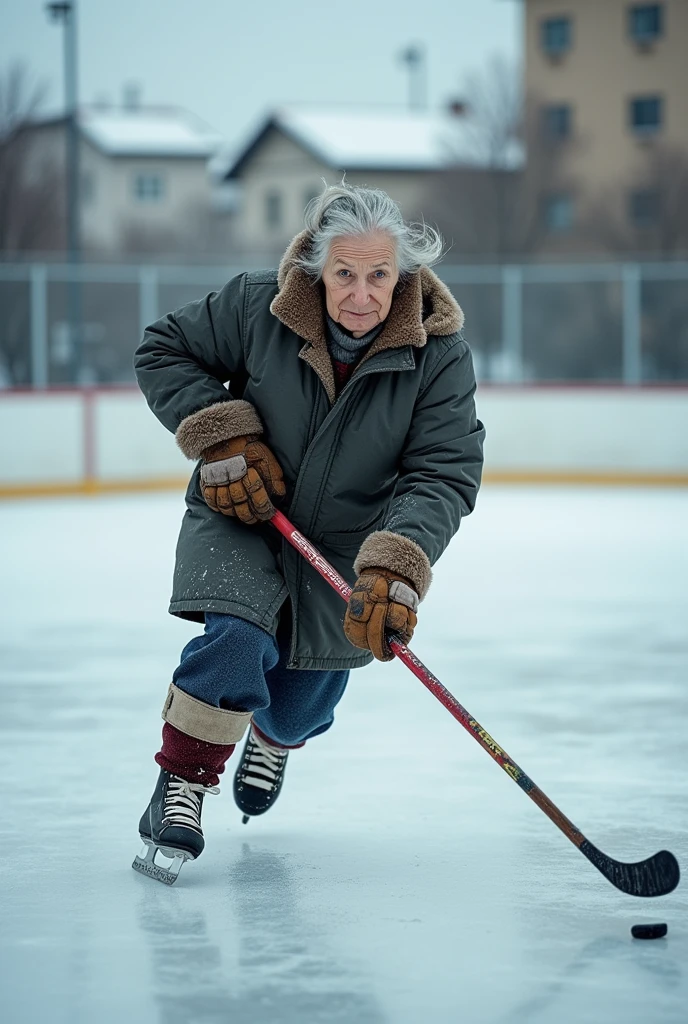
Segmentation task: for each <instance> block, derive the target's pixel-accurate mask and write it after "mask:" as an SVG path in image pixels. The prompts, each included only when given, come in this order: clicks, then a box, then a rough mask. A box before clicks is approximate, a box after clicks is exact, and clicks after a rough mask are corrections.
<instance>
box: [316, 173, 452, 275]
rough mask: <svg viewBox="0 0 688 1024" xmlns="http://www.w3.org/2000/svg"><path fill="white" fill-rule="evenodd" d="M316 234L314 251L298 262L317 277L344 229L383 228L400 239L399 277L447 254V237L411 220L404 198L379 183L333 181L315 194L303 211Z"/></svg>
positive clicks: (350, 231) (365, 230) (361, 232)
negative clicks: (374, 185)
mask: <svg viewBox="0 0 688 1024" xmlns="http://www.w3.org/2000/svg"><path fill="white" fill-rule="evenodd" d="M304 219H305V223H306V229H307V231H309V233H310V235H311V246H310V251H307V252H306V253H304V254H303V255H302V256H300V257H299V258H298V259H297V261H296V262H297V264H298V266H300V267H301V269H302V270H305V271H306V273H307V274H309V275H310V276H311V277H314V278H316V279H320V278H321V277H322V272H323V269H324V267H325V263H326V262H327V256H328V253H329V251H330V245H331V244H332V241H333V239H335V238H340V237H341V236H342V235H359V236H360V235H370V234H372V233H373V232H377V231H384V232H386V233H387V234H388V235H390V236H391V237H392V239H393V240H394V242H395V244H396V250H397V251H396V258H397V269H398V271H399V276H400V278H402V279H403V278H405V277H408V276H409V275H411V274H415V273H416V272H417V271H418V270H420V268H421V267H430V266H432V265H433V263H437V262H438V261H439V260H440V259H441V258H442V255H443V251H444V241H443V239H442V236H441V235H440V233H439V232H438V231H436V230H435V229H434V228H432V227H430V226H429V225H427V224H425V223H421V224H406V223H405V222H404V218H403V217H402V215H401V210H400V209H399V204H398V203H396V202H395V201H394V200H393V199H392V198H391V197H390V196H388V195H387V193H386V192H383V191H382V189H379V188H366V187H364V186H361V185H349V184H347V183H346V182H345V181H342V182H341V184H340V185H328V186H326V187H325V189H323V191H322V192H321V193H320V195H319V196H315V198H314V199H311V201H310V203H309V204H308V206H307V207H306V212H305V215H304Z"/></svg>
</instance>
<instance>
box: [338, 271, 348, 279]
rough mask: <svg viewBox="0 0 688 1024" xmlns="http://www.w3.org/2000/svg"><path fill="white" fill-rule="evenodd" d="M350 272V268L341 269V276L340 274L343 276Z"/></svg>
mask: <svg viewBox="0 0 688 1024" xmlns="http://www.w3.org/2000/svg"><path fill="white" fill-rule="evenodd" d="M348 273H349V271H348V270H340V271H339V276H340V277H343V276H345V275H347V274H348Z"/></svg>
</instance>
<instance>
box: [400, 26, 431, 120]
mask: <svg viewBox="0 0 688 1024" xmlns="http://www.w3.org/2000/svg"><path fill="white" fill-rule="evenodd" d="M400 56H401V60H402V62H403V63H404V64H406V66H407V67H408V72H409V109H410V110H425V109H426V107H427V105H428V99H427V62H426V58H425V47H423V46H421V45H419V44H417V43H416V44H415V45H412V46H407V47H406V49H405V50H403V51H402V53H401V55H400Z"/></svg>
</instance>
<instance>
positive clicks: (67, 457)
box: [0, 391, 84, 486]
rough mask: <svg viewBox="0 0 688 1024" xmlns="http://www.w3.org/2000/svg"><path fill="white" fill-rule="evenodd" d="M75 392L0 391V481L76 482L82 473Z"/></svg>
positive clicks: (79, 403) (79, 417) (79, 410)
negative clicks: (32, 392)
mask: <svg viewBox="0 0 688 1024" xmlns="http://www.w3.org/2000/svg"><path fill="white" fill-rule="evenodd" d="M83 420H84V409H83V402H82V400H81V398H80V396H79V394H78V393H70V392H58V393H55V394H39V393H36V394H30V393H27V392H20V393H17V394H12V393H10V392H6V391H5V392H2V391H0V439H1V440H0V486H1V485H3V484H5V485H8V486H10V485H22V484H41V483H66V484H71V483H78V481H79V480H81V479H82V478H83V475H84V443H83V438H84V422H83Z"/></svg>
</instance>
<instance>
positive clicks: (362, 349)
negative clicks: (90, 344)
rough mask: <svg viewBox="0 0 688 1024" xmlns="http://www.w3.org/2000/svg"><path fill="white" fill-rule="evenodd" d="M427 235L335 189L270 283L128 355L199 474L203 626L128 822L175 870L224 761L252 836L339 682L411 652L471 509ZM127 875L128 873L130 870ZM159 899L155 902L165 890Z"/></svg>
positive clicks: (464, 445)
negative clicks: (285, 520) (320, 558)
mask: <svg viewBox="0 0 688 1024" xmlns="http://www.w3.org/2000/svg"><path fill="white" fill-rule="evenodd" d="M441 250H442V241H441V238H440V237H439V235H438V234H437V233H436V232H435V231H433V230H432V229H430V228H428V227H426V226H424V225H415V226H414V225H407V224H405V223H404V221H403V219H402V217H401V214H400V212H399V209H398V207H397V205H396V203H394V202H393V200H392V199H390V197H389V196H387V195H386V194H385V193H384V192H381V191H378V190H375V189H368V188H359V187H352V186H348V185H346V184H344V183H342V184H341V185H338V186H334V187H329V188H326V189H325V190H324V191H323V193H322V194H321V195H320V196H319V197H317V198H316V199H315V200H313V201H312V202H311V203H310V204H309V206H308V209H307V211H306V230H305V231H303V232H302V233H301V234H299V235H297V237H296V238H295V239H294V240H293V242H292V243H291V245H290V246H289V248H288V249H287V252H286V253H285V255H284V257H283V259H282V262H281V264H280V267H279V270H278V271H277V272H275V271H259V272H257V273H248V274H240V275H239V276H238V277H235V278H234V279H232V280H231V281H229V283H228V284H226V285H225V286H224V287H223V288H222V289H221V290H220V291H218V292H213V293H211V294H210V295H208V296H207V297H206V298H204V299H201V300H199V301H197V302H191V303H189V304H188V305H185V306H182V308H181V309H178V310H176V311H175V312H174V313H170V314H168V315H167V316H165V317H163V318H162V319H161V320H159V321H157V322H156V323H155V324H153V325H152V326H151V327H149V328H148V330H147V331H146V333H145V336H144V339H143V341H142V343H141V345H140V347H139V348H138V351H137V353H136V372H137V376H138V380H139V384H140V386H141V389H142V390H143V392H144V394H145V396H146V398H147V400H148V404H149V405H150V407H151V409H152V410H153V412H154V413H155V415H156V416H157V417H158V419H160V420H161V422H162V423H163V424H164V425H165V426H166V427H167V428H168V429H169V430H171V431H174V432H175V434H176V439H177V443H178V445H179V447H180V448H181V450H182V451H183V452H184V454H185V455H186V456H187V457H188V458H189V459H193V460H198V465H197V466H196V469H195V470H194V473H193V476H192V477H191V482H190V484H189V487H188V490H187V494H186V505H187V510H186V514H185V516H184V520H183V523H182V528H181V534H180V537H179V544H178V547H177V563H176V570H175V577H174V589H173V595H172V602H171V606H170V611H171V612H172V614H174V615H178V616H180V617H182V618H186V619H192V620H194V621H196V622H200V623H204V627H205V628H204V632H203V633H202V635H200V636H198V637H196V638H195V639H193V640H191V642H190V643H189V644H188V645H187V646H186V647H185V649H184V650H183V652H182V655H181V660H180V664H179V666H178V667H177V669H176V670H175V672H174V673H173V677H172V683H171V685H170V687H169V692H168V695H167V699H166V701H165V704H164V708H163V714H162V717H163V719H164V723H165V724H164V725H163V735H162V749H161V750H160V752H159V753H158V754H157V755H156V758H155V759H156V761H157V763H158V765H159V766H160V769H161V770H160V775H159V779H158V783H157V786H156V789H155V792H154V794H153V797H152V798H151V802H150V804H149V807H148V808H147V809H146V811H145V813H144V815H143V817H142V818H141V822H140V833H141V837H142V839H143V840H144V842H145V843H146V844H147V846H148V851H147V854H146V858H145V859H144V861H139V862H138V866H139V868H140V869H142V870H144V871H146V872H147V873H148V874H153V875H155V876H156V877H162V876H161V875H160V874H159V873H157V869H156V868H155V851H156V848H162V849H164V850H165V851H166V852H167V854H168V855H177V858H178V862H179V863H181V862H182V860H183V859H185V858H194V857H196V856H198V855H199V854H200V853H201V851H202V849H203V845H204V840H203V833H202V830H201V808H202V801H203V796H204V794H205V793H207V792H217V788H216V787H217V784H218V782H219V776H220V774H221V773H222V772H223V770H224V766H225V762H226V761H227V759H228V758H229V756H230V755H231V754H232V752H233V750H234V747H235V745H236V744H237V743H238V742H239V741H240V740H241V739H242V737H243V736H244V733H245V732H246V730H247V729H248V730H249V731H248V736H247V740H246V744H245V747H244V751H243V754H242V757H241V761H240V764H239V766H238V768H237V771H236V775H235V780H234V797H235V800H236V803H237V805H238V807H239V809H240V810H241V811H242V812H243V815H244V820H245V821H246V820H247V819H248V816H250V815H256V814H262V813H263V812H265V811H266V810H268V809H269V808H270V807H271V806H272V805H273V804H274V802H275V800H276V798H277V796H278V794H279V791H280V787H281V784H282V779H283V776H284V770H285V766H286V763H287V757H288V755H289V751H290V750H292V749H294V748H297V747H301V746H303V744H304V743H306V741H307V740H309V739H311V738H312V737H314V736H318V735H319V734H320V733H324V732H325V731H326V730H327V729H329V728H330V726H331V725H332V721H333V717H334V709H335V706H336V705H337V703H338V701H339V700H340V699H341V697H342V695H343V693H344V689H345V687H346V683H347V679H348V675H349V670H350V669H352V668H358V667H361V666H363V665H367V664H368V663H369V662H370V661H371V660H372V658H373V657H375V658H377V659H379V660H381V661H386V660H389V659H390V658H391V657H392V654H391V652H390V649H389V647H388V644H387V641H386V632H387V631H388V630H390V629H391V630H394V631H396V632H397V633H400V634H402V635H403V636H404V637H405V639H406V640H407V641H408V640H410V638H411V636H412V634H413V629H414V626H415V624H416V611H417V607H418V602H419V601H422V599H423V598H424V597H425V595H426V594H427V592H428V588H429V586H430V582H431V578H432V572H431V565H432V564H433V562H435V561H436V559H438V558H439V556H440V555H441V554H442V552H443V551H444V549H445V548H446V546H447V544H448V543H449V541H450V540H451V538H452V536H453V534H454V533H455V532H456V530H457V529H458V527H459V523H460V521H461V517H462V516H463V515H468V513H470V512H471V510H472V509H473V507H474V504H475V499H476V494H477V491H478V487H479V483H480V474H481V467H482V442H483V436H484V432H483V428H482V424H481V423H480V422H479V421H478V420H477V419H476V414H475V406H474V401H473V395H474V391H475V378H474V373H473V367H472V362H471V355H470V351H469V348H468V345H467V344H466V342H465V341H464V340H463V338H462V336H461V328H462V324H463V315H462V313H461V310H460V309H459V307H458V305H457V304H456V302H455V300H454V298H453V297H452V295H451V294H450V292H449V291H448V289H447V288H446V287H445V286H444V285H443V284H442V283H441V281H440V280H439V279H438V278H437V277H436V276H435V274H434V273H433V272H432V271H431V270H430V269H429V267H430V265H431V264H432V263H435V262H437V260H438V259H439V258H440V256H441ZM275 507H280V508H282V509H283V510H284V511H285V513H286V514H287V515H288V516H289V518H290V519H291V520H292V521H293V522H294V523H295V524H296V526H297V527H298V528H299V529H300V530H302V531H303V533H305V534H306V535H307V536H308V537H310V538H311V539H312V540H313V541H314V542H315V543H316V544H317V545H319V546H320V548H321V549H322V551H323V553H324V555H325V557H326V558H328V559H329V560H330V561H331V562H332V563H333V564H334V565H335V567H336V568H337V569H338V570H339V572H340V573H341V574H342V575H343V576H344V577H345V578H346V579H347V580H349V582H350V583H351V584H352V585H353V586H354V590H353V593H352V596H351V599H350V601H349V603H348V607H345V606H344V604H343V602H341V598H340V597H339V596H338V595H337V594H336V593H335V592H333V591H332V590H330V589H329V587H328V586H327V584H326V583H325V582H324V581H323V580H322V579H321V578H320V577H319V576H318V574H317V573H316V572H315V571H314V570H312V569H311V567H310V566H309V565H308V564H307V563H306V562H305V561H304V560H303V559H301V558H300V556H299V555H298V554H297V553H296V552H295V551H294V550H293V549H292V548H291V547H290V546H289V545H288V544H287V543H286V542H285V541H283V539H282V538H281V536H280V535H279V534H278V532H277V531H276V530H275V529H274V528H273V527H271V526H270V523H269V520H270V517H271V516H272V514H273V512H274V509H275ZM135 866H137V864H136V862H135ZM163 880H168V881H169V878H167V879H165V878H164V879H163Z"/></svg>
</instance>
